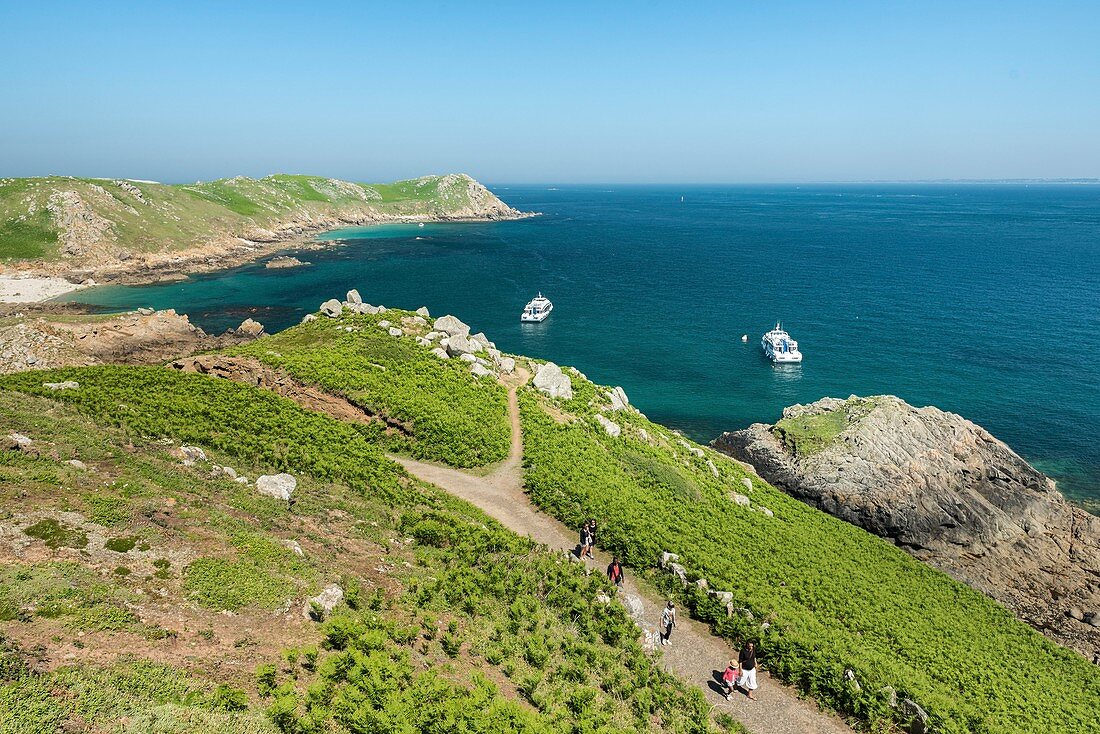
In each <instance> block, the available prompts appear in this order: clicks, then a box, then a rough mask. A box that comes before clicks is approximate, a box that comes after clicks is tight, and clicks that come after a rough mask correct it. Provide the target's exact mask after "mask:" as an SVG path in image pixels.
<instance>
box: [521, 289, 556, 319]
mask: <svg viewBox="0 0 1100 734" xmlns="http://www.w3.org/2000/svg"><path fill="white" fill-rule="evenodd" d="M553 310H554V304H552V303H550V299H549V298H546V297H545V296H543V295H542V292H541V291H539V294H538V296H536V297H535V298H533V299H531V301H530V302H528V304H527V305H526V306H524V307H523V313H522V314H520V316H519V320H520V321H526V322H538V321H545V320H546V317H547V316H549V315H550V312H551V311H553Z"/></svg>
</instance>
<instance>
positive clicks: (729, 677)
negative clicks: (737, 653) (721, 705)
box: [722, 660, 741, 701]
mask: <svg viewBox="0 0 1100 734" xmlns="http://www.w3.org/2000/svg"><path fill="white" fill-rule="evenodd" d="M740 677H741V666H740V665H739V664H738V662H737V661H736V660H730V664H729V665H727V666H726V670H725V672H723V673H722V688H724V689H725V690H726V700H727V701H729V700H730V699H731V698H732V697H733V689H734V688H736V687H737V679H738V678H740Z"/></svg>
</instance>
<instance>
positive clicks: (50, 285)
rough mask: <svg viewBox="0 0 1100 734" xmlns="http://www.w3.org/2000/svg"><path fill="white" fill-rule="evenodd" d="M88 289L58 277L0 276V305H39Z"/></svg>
mask: <svg viewBox="0 0 1100 734" xmlns="http://www.w3.org/2000/svg"><path fill="white" fill-rule="evenodd" d="M86 287H88V286H83V285H77V284H76V283H70V282H69V281H67V280H65V279H64V278H57V277H46V276H34V275H30V276H27V275H0V303H38V302H39V301H48V300H49V299H51V298H56V297H57V296H60V295H61V294H62V293H68V292H70V291H76V290H80V289H81V288H86Z"/></svg>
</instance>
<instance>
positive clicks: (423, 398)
mask: <svg viewBox="0 0 1100 734" xmlns="http://www.w3.org/2000/svg"><path fill="white" fill-rule="evenodd" d="M413 316H414V314H412V313H409V312H406V311H399V310H396V309H391V310H389V311H387V312H386V313H384V314H379V315H370V316H368V315H363V316H343V317H341V318H340V319H338V320H337V321H335V322H334V321H333V320H330V319H327V318H321V319H319V320H317V321H315V322H313V323H310V324H302V325H299V326H295V327H293V328H291V329H287V330H286V331H283V332H280V333H279V334H275V335H273V336H270V337H268V338H266V339H261V340H259V341H256V342H252V343H251V344H249V345H246V346H244V347H242V348H239V349H236V350H233V352H234V353H236V354H243V355H248V356H253V357H256V358H257V359H259V360H261V361H262V362H264V363H266V364H269V365H271V366H273V367H277V368H279V369H282V370H285V371H287V372H288V373H290V374H291V375H293V376H295V377H297V378H298V379H300V380H303V381H305V382H309V383H312V384H315V385H319V386H321V387H323V388H325V389H326V390H328V391H330V392H334V393H337V394H340V395H343V396H345V397H347V398H348V399H350V400H352V401H353V402H355V403H356V404H358V405H360V406H363V407H365V408H367V409H368V410H370V411H371V412H372V413H383V414H385V415H386V416H387V417H389V418H392V419H396V420H398V421H401V422H403V423H405V424H406V425H408V426H409V427H410V430H411V437H410V438H411V440H402V439H396V438H395V439H394V440H393V441H392V443H391V446H392V447H393V448H395V449H397V450H402V451H407V452H409V453H412V454H414V455H415V456H417V457H418V458H423V459H432V460H436V461H443V462H446V463H448V464H451V465H454V466H462V467H472V466H481V465H484V464H489V463H492V462H495V461H500V460H502V459H504V458H505V457H506V456H507V455H508V446H509V437H510V431H509V426H508V398H507V393H506V391H505V390H504V388H503V387H501V386H500V384H498V383H497V382H495V381H493V380H479V379H478V378H476V377H474V376H473V375H471V374H470V371H469V365H468V364H466V363H465V362H460V361H458V360H457V359H456V360H447V361H441V360H439V359H438V358H437V357H435V356H433V355H432V354H430V352H429V351H428V349H426V348H424V347H421V346H418V345H417V344H416V343H415V342H414V341H412V340H411V339H409V338H408V336H407V335H406V337H404V338H401V339H395V338H394V337H392V336H390V335H389V334H388V333H387V332H386V329H384V328H381V327H379V326H378V322H380V321H390V322H391V323H393V324H397V325H400V326H402V327H403V328H404V329H405V330H406V332H407V334H413V333H417V331H419V332H426V331H428V330H429V328H430V326H417V325H416V324H413V323H411V322H410V321H409V319H411V317H413ZM402 319H405V321H404V322H402ZM341 327H343V328H351V329H353V330H354V331H352V332H347V331H343V330H341Z"/></svg>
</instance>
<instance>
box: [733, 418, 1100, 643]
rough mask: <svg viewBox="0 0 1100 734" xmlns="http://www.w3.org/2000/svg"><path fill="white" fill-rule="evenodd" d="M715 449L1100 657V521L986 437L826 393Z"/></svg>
mask: <svg viewBox="0 0 1100 734" xmlns="http://www.w3.org/2000/svg"><path fill="white" fill-rule="evenodd" d="M713 445H714V447H715V448H717V449H718V450H720V451H722V452H724V453H726V454H729V455H731V456H733V457H734V458H737V459H739V460H741V461H745V462H748V463H750V464H752V465H753V466H754V467H756V469H757V470H758V471H759V473H760V474H761V476H763V477H764V478H765V479H767V480H768V481H769V482H771V483H772V484H773V485H775V486H777V487H779V488H781V489H783V490H785V491H786V492H788V493H789V494H791V495H793V496H795V497H797V498H799V499H801V500H803V501H805V502H807V503H808V504H810V505H812V506H814V507H817V508H820V509H822V510H825V511H826V512H828V513H830V514H832V515H835V516H836V517H839V518H841V519H843V520H846V521H847V522H850V523H852V524H854V525H857V526H859V527H862V528H865V529H867V530H869V531H871V532H872V533H875V534H876V535H879V536H882V537H884V538H888V539H890V540H892V541H894V542H895V543H896V544H897V545H898V546H900V547H902V548H904V549H905V550H907V551H908V552H909V553H911V554H912V555H913V556H915V557H917V558H919V559H920V560H922V561H924V562H926V563H928V564H929V565H931V566H933V567H935V568H938V569H940V570H942V571H944V572H946V573H948V574H950V575H951V576H953V577H954V578H956V579H958V580H959V581H962V582H963V583H966V584H968V585H970V586H972V587H973V588H975V589H977V590H979V591H981V592H983V593H985V594H986V595H988V596H990V597H992V598H993V599H996V600H997V601H999V602H1000V603H1002V604H1004V605H1005V606H1006V607H1008V608H1009V609H1010V610H1012V612H1013V613H1014V614H1016V615H1017V616H1018V617H1019V618H1020V619H1022V620H1023V621H1026V622H1027V623H1029V624H1031V625H1032V626H1033V627H1035V628H1036V629H1038V630H1039V631H1041V632H1043V633H1044V634H1046V635H1047V636H1048V637H1050V638H1051V639H1053V640H1055V641H1057V642H1059V643H1061V644H1063V645H1065V646H1067V647H1070V648H1072V649H1075V650H1077V651H1079V652H1081V653H1082V654H1084V655H1085V656H1086V657H1088V658H1089V659H1092V660H1095V659H1096V657H1097V655H1098V654H1100V583H1098V581H1097V579H1100V518H1098V517H1096V516H1093V515H1091V514H1089V513H1087V512H1085V511H1084V510H1082V509H1079V508H1077V507H1074V506H1073V505H1071V504H1070V503H1069V502H1067V501H1066V500H1065V499H1064V498H1063V497H1062V495H1061V494H1059V493H1058V491H1057V489H1056V488H1055V485H1054V482H1053V481H1052V480H1050V479H1049V478H1047V477H1046V476H1044V475H1043V474H1041V473H1040V472H1039V471H1037V470H1036V469H1034V468H1033V467H1031V466H1030V465H1029V464H1028V463H1027V462H1025V461H1024V460H1023V459H1022V458H1021V457H1020V456H1018V455H1017V454H1016V453H1015V452H1013V451H1012V449H1010V448H1009V447H1008V446H1006V445H1005V444H1004V443H1003V442H1001V441H999V440H997V439H996V438H995V437H993V436H992V435H991V434H990V433H989V432H988V431H986V430H985V429H983V428H981V427H980V426H978V425H975V424H974V423H972V422H970V421H968V420H966V419H964V418H962V417H960V416H958V415H955V414H953V413H948V412H945V411H942V410H940V409H938V408H935V407H925V408H916V407H913V406H911V405H909V404H907V403H906V402H904V401H903V400H901V399H899V398H896V397H893V396H878V397H873V398H858V397H855V396H852V397H850V398H848V399H847V400H839V399H835V398H824V399H822V400H819V401H817V402H816V403H812V404H809V405H795V406H792V407H789V408H787V409H786V410H784V411H783V418H782V420H780V421H779V422H778V423H776V424H775V425H774V426H769V425H764V424H760V423H757V424H754V425H752V426H750V427H749V428H746V429H744V430H741V431H735V432H732V433H725V434H723V435H722V436H721V437H719V438H718V439H717V440H715V441H714V443H713Z"/></svg>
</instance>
